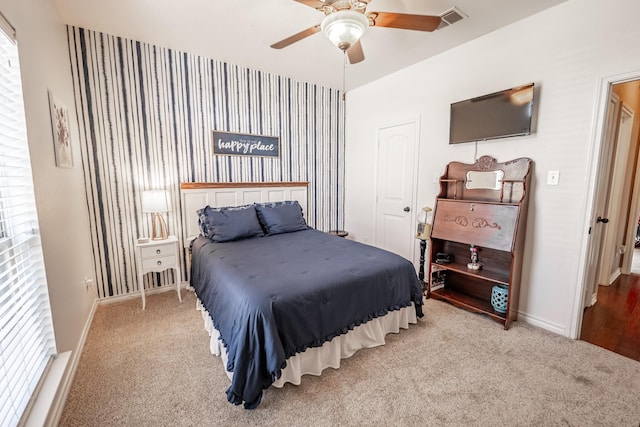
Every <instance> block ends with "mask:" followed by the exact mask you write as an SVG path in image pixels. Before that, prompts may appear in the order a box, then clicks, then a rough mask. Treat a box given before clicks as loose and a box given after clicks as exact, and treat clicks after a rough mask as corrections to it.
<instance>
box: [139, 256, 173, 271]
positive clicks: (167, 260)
mask: <svg viewBox="0 0 640 427" xmlns="http://www.w3.org/2000/svg"><path fill="white" fill-rule="evenodd" d="M175 265H176V257H175V256H173V255H171V256H164V257H157V258H146V259H143V260H142V269H143V270H146V271H151V270H152V269H165V268H170V267H173V266H175Z"/></svg>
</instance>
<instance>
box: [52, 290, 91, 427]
mask: <svg viewBox="0 0 640 427" xmlns="http://www.w3.org/2000/svg"><path fill="white" fill-rule="evenodd" d="M98 304H100V300H99V299H97V298H96V299H95V300H94V301H93V305H92V306H91V310H90V311H89V316H88V317H87V321H86V322H85V324H84V328H83V330H82V335H81V337H80V341H79V342H78V345H77V346H76V349H75V350H74V351H73V353H72V356H71V363H70V364H69V365H68V366H67V370H66V371H65V376H64V377H63V379H62V382H61V384H60V386H59V387H58V393H57V394H56V398H55V400H54V402H53V404H52V407H51V409H50V410H49V414H48V416H47V420H46V423H45V424H44V425H45V426H47V427H54V426H57V425H58V424H59V423H60V417H61V416H62V410H63V409H64V404H65V403H66V402H67V397H68V396H69V391H70V390H71V384H73V380H74V378H75V377H76V371H77V370H78V363H79V362H80V356H81V355H82V350H83V349H84V344H85V341H86V340H87V336H88V335H89V329H91V323H93V316H94V314H95V312H96V309H97V307H98Z"/></svg>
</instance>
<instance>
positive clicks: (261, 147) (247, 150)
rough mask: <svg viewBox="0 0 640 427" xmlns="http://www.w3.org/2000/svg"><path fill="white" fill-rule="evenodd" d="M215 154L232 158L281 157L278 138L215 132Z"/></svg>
mask: <svg viewBox="0 0 640 427" xmlns="http://www.w3.org/2000/svg"><path fill="white" fill-rule="evenodd" d="M213 154H215V155H231V156H257V157H279V156H280V139H279V138H278V137H277V136H265V135H250V134H245V133H231V132H221V131H217V130H214V131H213Z"/></svg>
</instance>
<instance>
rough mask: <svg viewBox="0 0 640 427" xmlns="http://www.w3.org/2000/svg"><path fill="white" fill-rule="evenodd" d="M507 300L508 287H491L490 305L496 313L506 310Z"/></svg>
mask: <svg viewBox="0 0 640 427" xmlns="http://www.w3.org/2000/svg"><path fill="white" fill-rule="evenodd" d="M508 301H509V288H505V287H504V286H499V285H496V286H494V287H493V288H492V289H491V305H492V306H493V309H494V310H495V311H497V312H498V313H506V312H507V302H508Z"/></svg>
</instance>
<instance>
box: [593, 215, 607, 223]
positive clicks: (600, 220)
mask: <svg viewBox="0 0 640 427" xmlns="http://www.w3.org/2000/svg"><path fill="white" fill-rule="evenodd" d="M596 222H601V223H603V224H606V223H608V222H609V218H602V217H601V216H599V217H598V218H596Z"/></svg>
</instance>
